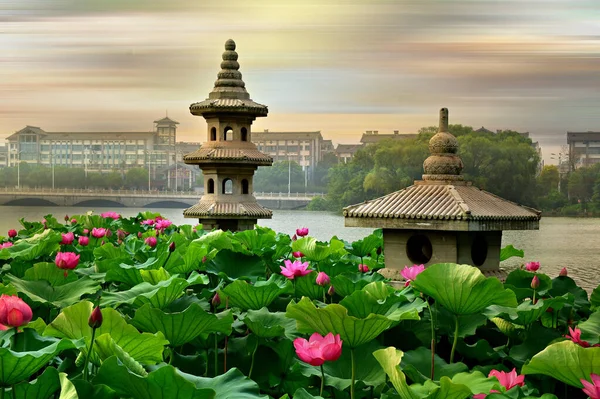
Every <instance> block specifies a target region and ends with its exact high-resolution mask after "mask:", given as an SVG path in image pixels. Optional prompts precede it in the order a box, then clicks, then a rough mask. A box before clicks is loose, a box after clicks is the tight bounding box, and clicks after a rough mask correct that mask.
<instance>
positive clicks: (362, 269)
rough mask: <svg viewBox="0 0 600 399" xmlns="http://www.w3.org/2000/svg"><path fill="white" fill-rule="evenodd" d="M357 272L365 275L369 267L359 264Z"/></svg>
mask: <svg viewBox="0 0 600 399" xmlns="http://www.w3.org/2000/svg"><path fill="white" fill-rule="evenodd" d="M358 271H359V272H361V273H366V272H368V271H369V266H367V265H363V264H360V265H358Z"/></svg>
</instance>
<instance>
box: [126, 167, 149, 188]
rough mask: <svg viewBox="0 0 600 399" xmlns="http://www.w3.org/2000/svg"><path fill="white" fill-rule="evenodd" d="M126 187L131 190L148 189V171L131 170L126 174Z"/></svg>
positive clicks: (141, 169) (144, 169) (140, 169)
mask: <svg viewBox="0 0 600 399" xmlns="http://www.w3.org/2000/svg"><path fill="white" fill-rule="evenodd" d="M125 186H126V187H127V188H130V189H137V190H144V189H146V190H147V189H148V169H146V168H131V169H129V170H128V171H127V173H126V174H125Z"/></svg>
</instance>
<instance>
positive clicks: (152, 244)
mask: <svg viewBox="0 0 600 399" xmlns="http://www.w3.org/2000/svg"><path fill="white" fill-rule="evenodd" d="M144 242H145V243H146V245H148V246H149V247H150V248H154V247H155V246H156V243H157V241H156V237H148V238H146V240H145V241H144Z"/></svg>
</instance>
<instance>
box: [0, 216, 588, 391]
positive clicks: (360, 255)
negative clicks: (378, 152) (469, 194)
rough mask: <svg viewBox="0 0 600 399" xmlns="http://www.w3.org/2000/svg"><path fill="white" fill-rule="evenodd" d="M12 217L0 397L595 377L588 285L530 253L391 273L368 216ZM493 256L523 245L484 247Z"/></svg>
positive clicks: (448, 386) (495, 385)
mask: <svg viewBox="0 0 600 399" xmlns="http://www.w3.org/2000/svg"><path fill="white" fill-rule="evenodd" d="M21 223H22V225H23V227H22V228H21V229H20V230H19V231H16V230H11V231H9V232H8V237H6V238H4V237H3V238H2V240H1V245H0V262H1V264H2V281H3V283H2V285H0V292H1V293H2V294H3V296H2V297H1V298H0V323H2V326H1V329H2V330H3V331H1V332H0V397H4V395H6V396H7V397H13V398H27V399H47V398H58V397H59V396H60V398H86V399H92V398H98V399H103V398H119V397H121V398H135V399H170V398H173V399H175V398H178V399H182V398H183V399H187V398H219V399H221V398H222V399H225V398H241V399H244V398H245V399H251V398H265V399H266V398H290V397H293V398H296V399H310V398H319V397H322V398H340V399H342V398H349V397H351V398H353V399H354V398H386V399H397V398H403V399H404V398H413V399H417V398H419V399H420V398H429V399H432V398H437V399H444V398H448V399H450V398H452V399H466V398H472V397H474V398H477V399H480V398H482V397H486V396H487V398H488V399H498V398H512V399H523V398H543V399H552V398H554V399H556V398H564V399H567V398H569V399H577V398H585V397H586V395H585V394H584V393H583V391H582V388H584V387H585V389H586V391H585V392H591V394H590V395H592V394H594V390H595V389H596V387H595V385H593V384H594V383H595V381H596V380H597V377H595V376H593V375H597V374H600V347H597V346H595V345H596V344H598V343H599V338H600V336H599V334H600V310H598V308H599V307H600V289H596V290H595V291H594V292H593V293H592V295H591V297H589V298H588V294H587V293H586V291H584V290H583V289H581V288H579V287H577V286H576V284H575V282H574V281H573V280H572V279H571V278H569V277H568V276H566V271H563V272H561V276H557V277H554V278H551V277H549V276H546V275H545V274H543V273H540V271H541V270H543V267H542V269H540V265H539V264H536V263H535V262H532V263H529V264H527V266H526V268H524V269H518V270H515V271H513V272H511V273H510V275H509V276H508V278H507V280H506V283H504V284H503V283H501V282H500V281H499V280H498V279H496V278H486V277H484V275H483V274H482V273H481V272H480V271H479V270H478V269H477V268H474V267H471V266H466V265H454V264H437V265H433V266H430V267H428V268H426V269H424V268H422V267H419V266H414V267H412V268H407V269H405V270H403V273H402V274H403V276H404V277H405V278H406V279H407V283H406V285H405V286H403V287H398V288H395V287H394V286H393V285H391V284H389V282H388V281H386V280H385V279H384V277H383V276H382V275H381V274H379V273H377V270H378V269H380V268H382V267H383V266H384V250H383V249H382V242H383V241H382V236H381V231H376V232H375V233H374V234H372V235H370V236H368V237H365V238H364V239H362V240H360V241H356V242H353V243H348V242H344V241H342V240H339V239H337V238H335V237H333V238H332V239H331V240H330V241H329V242H318V241H316V240H315V239H314V238H312V237H310V234H309V231H308V229H298V230H297V236H298V237H289V236H288V235H284V234H278V233H276V232H274V231H272V230H270V229H267V228H261V227H257V228H256V229H255V230H250V231H244V232H238V233H230V232H223V231H212V232H206V231H203V230H202V229H198V228H192V227H191V226H175V225H173V224H172V223H171V222H170V221H168V220H165V219H162V218H161V217H160V216H159V215H158V214H151V213H144V214H139V215H138V216H137V217H135V218H129V219H125V218H122V217H120V216H119V215H117V214H115V213H112V212H111V213H106V214H103V215H93V214H86V215H79V216H74V217H71V218H69V217H65V222H64V223H59V222H58V221H57V220H56V219H55V218H53V217H52V216H50V215H48V216H46V218H45V219H44V221H42V222H27V221H24V220H22V221H21ZM296 238H297V239H296ZM511 255H517V256H523V254H522V252H520V251H517V250H515V249H514V248H512V247H509V248H506V249H504V250H503V251H502V257H503V258H507V257H509V256H511ZM423 269H424V270H423ZM565 335H568V337H567V338H565ZM309 337H310V338H309ZM582 381H584V382H585V384H586V385H585V386H584V382H582ZM599 384H600V383H599ZM491 392H498V393H491ZM592 397H593V398H594V399H595V398H596V396H592Z"/></svg>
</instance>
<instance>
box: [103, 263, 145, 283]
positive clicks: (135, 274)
mask: <svg viewBox="0 0 600 399" xmlns="http://www.w3.org/2000/svg"><path fill="white" fill-rule="evenodd" d="M104 281H107V282H118V283H125V284H127V285H128V286H130V287H133V286H135V285H138V284H141V283H143V282H144V280H143V279H142V274H141V273H140V268H139V267H138V266H132V265H127V264H125V263H121V264H114V265H112V266H110V269H109V270H108V271H107V272H106V275H105V276H104Z"/></svg>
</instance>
